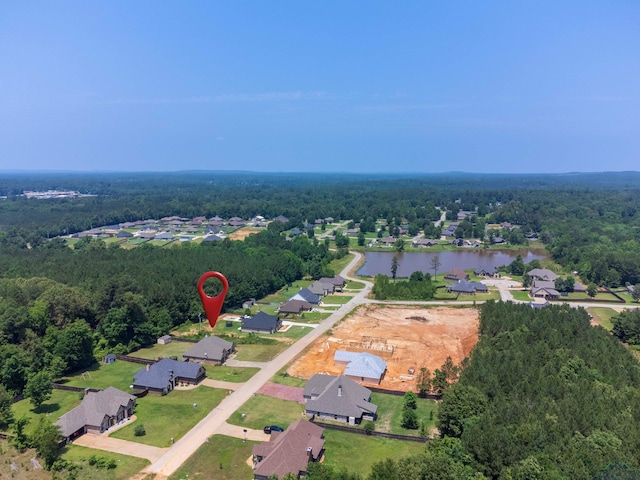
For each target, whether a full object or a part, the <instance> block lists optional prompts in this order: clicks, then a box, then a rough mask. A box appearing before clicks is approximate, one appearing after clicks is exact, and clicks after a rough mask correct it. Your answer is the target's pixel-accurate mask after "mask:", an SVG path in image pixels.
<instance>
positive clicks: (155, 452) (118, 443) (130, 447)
mask: <svg viewBox="0 0 640 480" xmlns="http://www.w3.org/2000/svg"><path fill="white" fill-rule="evenodd" d="M73 444H74V445H80V446H82V447H89V448H95V449H97V450H105V451H107V452H115V453H121V454H122V455H130V456H132V457H139V458H146V459H147V460H149V461H150V462H151V463H153V462H157V461H158V460H159V459H160V458H162V456H163V455H164V454H166V453H167V452H168V451H169V448H160V447H152V446H151V445H143V444H142V443H137V442H129V441H128V440H120V439H119V438H111V437H107V436H106V435H97V434H95V433H85V434H84V435H82V436H80V437H78V438H76V439H75V440H74V441H73Z"/></svg>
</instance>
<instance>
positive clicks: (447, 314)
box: [287, 305, 478, 391]
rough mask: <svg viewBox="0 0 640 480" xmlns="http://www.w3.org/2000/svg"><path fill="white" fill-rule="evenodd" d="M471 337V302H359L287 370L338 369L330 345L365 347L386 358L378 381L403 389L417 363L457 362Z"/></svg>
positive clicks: (474, 336) (304, 374) (474, 319)
mask: <svg viewBox="0 0 640 480" xmlns="http://www.w3.org/2000/svg"><path fill="white" fill-rule="evenodd" d="M477 341H478V311H477V310H476V309H475V308H451V307H435V308H424V307H407V306H401V307H400V306H398V307H394V306H377V305H365V306H362V307H360V308H358V309H357V310H355V311H354V312H353V313H352V314H351V315H349V316H347V317H346V318H345V319H344V320H343V321H342V322H340V323H339V324H338V325H336V326H335V327H334V328H333V329H332V330H331V331H330V335H328V336H324V337H322V338H319V339H318V340H317V341H316V342H314V343H313V344H312V345H311V346H310V347H309V349H308V350H307V351H306V352H305V353H304V354H302V355H301V356H300V357H298V358H297V359H296V360H295V361H294V362H293V363H292V365H291V366H290V367H289V368H288V370H287V373H288V374H289V375H292V376H295V377H300V378H304V379H308V378H310V377H311V376H312V375H314V374H316V373H324V374H331V375H338V374H341V373H342V372H343V370H344V366H338V365H334V361H333V356H334V354H335V352H336V350H347V351H351V352H368V353H371V354H374V355H378V356H379V357H381V358H382V359H383V360H384V361H386V362H387V372H386V374H385V376H384V378H383V379H382V381H381V383H380V387H381V388H387V389H390V390H405V391H406V390H408V389H410V388H412V387H413V386H414V384H415V377H416V374H417V373H418V372H419V371H420V368H422V367H426V368H428V369H429V370H430V371H431V372H433V371H434V370H435V369H436V368H439V367H440V366H441V365H442V364H443V363H444V361H445V360H446V358H447V357H448V356H450V357H451V358H452V360H453V362H454V363H455V364H459V363H460V362H461V361H462V360H463V359H464V358H465V357H466V356H467V355H468V354H469V352H470V351H471V350H472V349H473V347H474V346H475V344H476V343H477ZM410 372H413V373H410Z"/></svg>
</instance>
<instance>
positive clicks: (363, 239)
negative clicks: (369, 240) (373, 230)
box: [358, 232, 366, 247]
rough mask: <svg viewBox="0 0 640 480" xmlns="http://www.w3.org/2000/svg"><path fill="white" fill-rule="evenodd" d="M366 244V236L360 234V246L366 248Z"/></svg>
mask: <svg viewBox="0 0 640 480" xmlns="http://www.w3.org/2000/svg"><path fill="white" fill-rule="evenodd" d="M365 242H366V238H365V236H364V233H362V232H358V246H359V247H364V244H365Z"/></svg>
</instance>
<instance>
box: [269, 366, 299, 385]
mask: <svg viewBox="0 0 640 480" xmlns="http://www.w3.org/2000/svg"><path fill="white" fill-rule="evenodd" d="M286 371H287V367H285V368H284V369H282V370H280V371H279V372H278V373H276V374H275V375H274V376H273V377H271V379H270V381H271V382H273V383H279V384H280V385H289V386H290V387H304V386H305V385H306V384H307V380H305V379H303V378H298V377H293V376H291V375H289V374H287V373H286Z"/></svg>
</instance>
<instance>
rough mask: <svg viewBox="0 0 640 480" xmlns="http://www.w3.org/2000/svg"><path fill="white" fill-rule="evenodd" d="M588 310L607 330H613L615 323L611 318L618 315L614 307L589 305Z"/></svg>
mask: <svg viewBox="0 0 640 480" xmlns="http://www.w3.org/2000/svg"><path fill="white" fill-rule="evenodd" d="M587 311H588V312H589V313H590V314H591V316H592V317H593V319H594V320H595V321H597V322H598V323H599V324H600V325H602V326H603V327H604V328H606V329H607V330H609V331H611V330H613V323H611V319H612V318H613V317H615V316H616V315H618V312H616V311H615V310H614V309H613V308H607V307H589V308H587Z"/></svg>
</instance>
